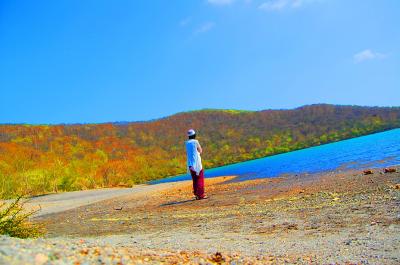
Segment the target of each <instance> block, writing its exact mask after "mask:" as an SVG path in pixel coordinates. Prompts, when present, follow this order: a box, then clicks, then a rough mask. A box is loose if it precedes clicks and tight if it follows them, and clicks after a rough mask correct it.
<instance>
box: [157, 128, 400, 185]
mask: <svg viewBox="0 0 400 265" xmlns="http://www.w3.org/2000/svg"><path fill="white" fill-rule="evenodd" d="M399 164H400V129H395V130H391V131H386V132H382V133H376V134H372V135H368V136H362V137H358V138H353V139H349V140H344V141H340V142H336V143H331V144H326V145H321V146H316V147H311V148H307V149H302V150H298V151H293V152H289V153H285V154H280V155H275V156H270V157H265V158H261V159H256V160H251V161H246V162H241V163H237V164H233V165H229V166H223V167H218V168H213V169H205V176H206V177H216V176H232V175H236V176H239V178H240V179H254V178H271V177H277V176H279V175H282V174H305V173H320V172H325V171H334V170H339V169H341V170H346V169H363V168H373V167H384V166H391V165H399ZM188 179H191V177H190V176H189V175H180V176H176V177H171V178H166V179H162V180H159V181H157V182H153V183H162V182H173V181H181V180H188Z"/></svg>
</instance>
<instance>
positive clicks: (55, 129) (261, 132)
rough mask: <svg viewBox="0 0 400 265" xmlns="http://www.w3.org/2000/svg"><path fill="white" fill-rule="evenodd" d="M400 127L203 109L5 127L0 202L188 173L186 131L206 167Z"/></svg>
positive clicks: (333, 115)
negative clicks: (144, 118) (140, 118)
mask: <svg viewBox="0 0 400 265" xmlns="http://www.w3.org/2000/svg"><path fill="white" fill-rule="evenodd" d="M397 127H400V107H360V106H336V105H327V104H320V105H309V106H303V107H300V108H296V109H292V110H264V111H237V110H201V111H192V112H183V113H178V114H175V115H172V116H169V117H166V118H162V119H158V120H152V121H148V122H124V123H105V124H74V125H26V124H21V125H6V124H4V125H0V196H1V197H3V198H9V197H13V196H15V195H17V194H30V195H35V194H43V193H48V192H58V191H71V190H80V189H90V188H97V187H113V186H130V185H133V184H136V183H143V182H146V181H148V180H154V179H159V178H164V177H167V176H172V175H177V174H181V173H184V172H186V168H185V163H186V162H185V161H186V160H185V159H186V157H185V150H184V141H185V139H186V131H187V129H189V128H194V129H195V130H196V131H197V132H198V139H199V141H200V142H201V144H202V146H203V149H204V155H203V163H204V165H205V167H206V168H210V167H216V166H221V165H225V164H230V163H235V162H240V161H245V160H249V159H255V158H260V157H264V156H269V155H273V154H277V153H282V152H288V151H291V150H296V149H301V148H305V147H310V146H315V145H320V144H324V143H329V142H334V141H338V140H342V139H347V138H352V137H356V136H361V135H366V134H370V133H374V132H379V131H383V130H388V129H392V128H397Z"/></svg>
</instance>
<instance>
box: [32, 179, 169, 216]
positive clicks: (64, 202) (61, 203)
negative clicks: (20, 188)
mask: <svg viewBox="0 0 400 265" xmlns="http://www.w3.org/2000/svg"><path fill="white" fill-rule="evenodd" d="M174 186H176V184H174V183H163V184H158V185H137V186H135V187H133V188H107V189H95V190H83V191H74V192H64V193H59V194H49V195H44V196H38V197H33V198H29V199H27V200H25V202H24V203H25V206H26V207H27V209H31V210H38V209H40V210H39V211H38V212H37V213H36V214H35V215H34V217H39V216H44V215H48V214H54V213H60V212H64V211H67V210H72V209H75V208H78V207H82V206H85V205H90V204H94V203H99V202H101V201H104V200H115V199H117V198H119V197H121V196H126V195H130V196H131V197H132V196H142V195H145V194H149V193H152V192H159V191H163V190H165V189H170V188H172V187H174Z"/></svg>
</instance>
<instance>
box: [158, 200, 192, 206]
mask: <svg viewBox="0 0 400 265" xmlns="http://www.w3.org/2000/svg"><path fill="white" fill-rule="evenodd" d="M195 200H196V199H190V200H184V201H174V202H167V203H163V204H161V205H160V206H168V205H178V204H184V203H188V202H193V201H195Z"/></svg>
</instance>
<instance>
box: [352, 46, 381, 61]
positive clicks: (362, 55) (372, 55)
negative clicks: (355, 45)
mask: <svg viewBox="0 0 400 265" xmlns="http://www.w3.org/2000/svg"><path fill="white" fill-rule="evenodd" d="M386 57H387V55H386V54H384V53H379V52H374V51H371V50H370V49H366V50H363V51H361V52H358V53H356V54H354V55H353V59H354V62H356V63H361V62H364V61H368V60H375V59H384V58H386Z"/></svg>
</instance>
